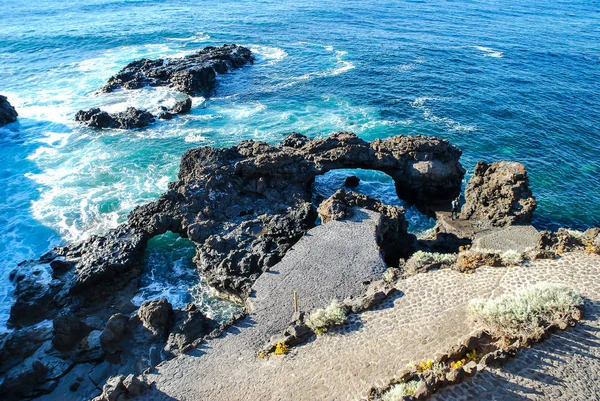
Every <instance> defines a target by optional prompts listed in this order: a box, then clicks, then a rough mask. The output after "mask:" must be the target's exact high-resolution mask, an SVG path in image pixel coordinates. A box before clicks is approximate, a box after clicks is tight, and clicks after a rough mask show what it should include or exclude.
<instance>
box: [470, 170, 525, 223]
mask: <svg viewBox="0 0 600 401" xmlns="http://www.w3.org/2000/svg"><path fill="white" fill-rule="evenodd" d="M465 201H466V203H465V204H464V206H463V207H462V214H463V215H464V216H465V217H466V218H467V219H470V220H477V221H479V222H481V223H482V224H483V225H489V226H493V227H504V226H508V225H514V224H529V223H531V219H532V218H533V212H534V211H535V209H536V206H537V204H536V201H535V198H534V197H533V194H532V193H531V190H530V189H529V178H528V177H527V172H526V171H525V167H524V166H523V165H522V164H521V163H517V162H510V161H500V162H495V163H492V164H487V163H484V162H479V163H477V166H475V171H474V172H473V176H472V177H471V179H470V180H469V183H468V184H467V187H466V189H465Z"/></svg>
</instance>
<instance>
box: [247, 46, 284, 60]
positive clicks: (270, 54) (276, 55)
mask: <svg viewBox="0 0 600 401" xmlns="http://www.w3.org/2000/svg"><path fill="white" fill-rule="evenodd" d="M249 48H250V50H251V51H252V52H253V53H254V54H256V55H257V56H258V57H257V58H258V61H259V62H260V61H266V63H267V65H273V64H276V63H279V62H280V61H281V60H283V59H284V58H286V57H287V56H288V53H287V52H286V51H285V50H283V49H281V48H279V47H273V46H264V45H249Z"/></svg>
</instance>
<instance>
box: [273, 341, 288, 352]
mask: <svg viewBox="0 0 600 401" xmlns="http://www.w3.org/2000/svg"><path fill="white" fill-rule="evenodd" d="M289 351H290V347H289V346H288V345H287V344H286V343H277V344H276V345H275V352H274V353H275V355H284V354H287V353H288V352H289Z"/></svg>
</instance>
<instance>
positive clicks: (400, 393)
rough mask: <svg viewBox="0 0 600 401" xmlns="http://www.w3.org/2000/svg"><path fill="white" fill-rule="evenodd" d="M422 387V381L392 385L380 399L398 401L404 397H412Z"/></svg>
mask: <svg viewBox="0 0 600 401" xmlns="http://www.w3.org/2000/svg"><path fill="white" fill-rule="evenodd" d="M422 385H423V381H422V380H411V381H408V382H406V383H398V384H394V385H393V386H392V387H390V389H389V390H388V391H386V392H385V393H384V394H383V396H382V397H381V399H382V400H383V401H400V400H402V399H403V398H404V396H406V395H414V394H415V393H416V392H417V390H418V389H419V387H421V386H422Z"/></svg>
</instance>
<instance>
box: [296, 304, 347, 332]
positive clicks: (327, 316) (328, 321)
mask: <svg viewBox="0 0 600 401" xmlns="http://www.w3.org/2000/svg"><path fill="white" fill-rule="evenodd" d="M345 321H346V309H345V308H344V307H343V306H342V305H340V303H339V302H338V301H337V300H336V299H334V300H333V301H331V304H329V306H328V307H327V308H325V309H315V310H314V311H312V312H311V313H310V314H309V315H308V317H307V318H306V320H305V323H306V325H307V326H308V327H310V328H311V329H312V330H313V331H314V332H320V333H323V332H324V331H326V330H327V328H329V327H332V326H338V325H340V324H343V323H344V322H345Z"/></svg>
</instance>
